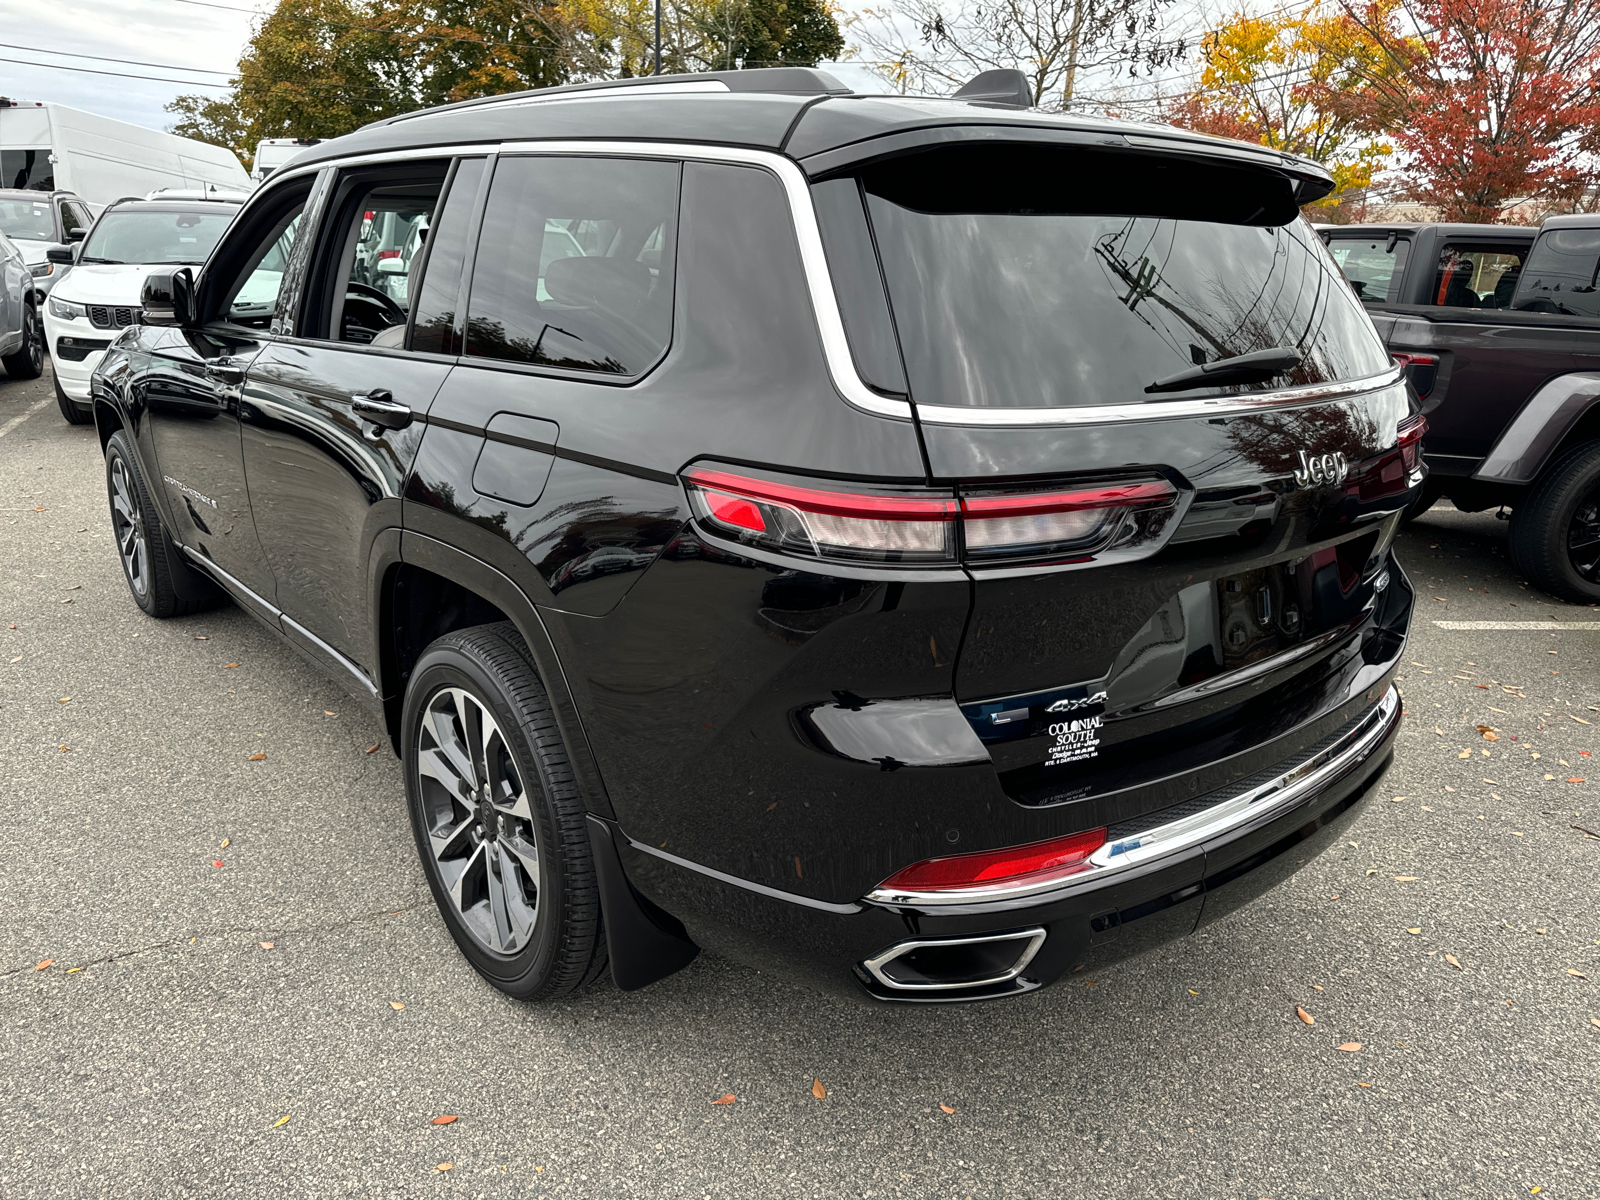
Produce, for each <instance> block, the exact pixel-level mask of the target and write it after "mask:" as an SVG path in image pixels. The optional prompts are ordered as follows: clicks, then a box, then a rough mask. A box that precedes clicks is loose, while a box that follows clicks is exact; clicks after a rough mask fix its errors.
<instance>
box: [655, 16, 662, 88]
mask: <svg viewBox="0 0 1600 1200" xmlns="http://www.w3.org/2000/svg"><path fill="white" fill-rule="evenodd" d="M655 73H656V74H657V75H659V74H661V0H656V72H655Z"/></svg>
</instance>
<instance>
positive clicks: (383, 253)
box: [378, 250, 400, 258]
mask: <svg viewBox="0 0 1600 1200" xmlns="http://www.w3.org/2000/svg"><path fill="white" fill-rule="evenodd" d="M378 257H379V258H399V257H400V251H398V250H379V251H378Z"/></svg>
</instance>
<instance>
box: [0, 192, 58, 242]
mask: <svg viewBox="0 0 1600 1200" xmlns="http://www.w3.org/2000/svg"><path fill="white" fill-rule="evenodd" d="M0 232H3V233H4V234H5V235H6V236H7V237H14V238H23V239H26V240H29V241H35V242H53V241H55V240H56V225H55V222H54V221H53V220H51V218H50V201H49V200H0Z"/></svg>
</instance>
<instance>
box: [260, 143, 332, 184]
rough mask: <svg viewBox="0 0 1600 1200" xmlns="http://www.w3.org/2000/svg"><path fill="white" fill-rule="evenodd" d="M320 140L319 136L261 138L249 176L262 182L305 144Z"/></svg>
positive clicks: (303, 147) (304, 146) (312, 144)
mask: <svg viewBox="0 0 1600 1200" xmlns="http://www.w3.org/2000/svg"><path fill="white" fill-rule="evenodd" d="M321 141H322V139H321V138H262V139H261V140H260V141H259V142H257V143H256V162H255V169H254V170H252V171H251V172H250V178H251V179H253V180H255V181H256V182H257V183H260V182H262V181H263V180H264V179H266V177H267V176H268V175H271V174H272V173H273V172H274V171H276V170H277V169H278V168H279V167H281V166H283V164H284V163H286V162H288V161H289V160H290V159H291V158H293V157H294V156H295V155H296V154H299V153H300V151H302V150H304V149H305V148H306V147H307V146H315V145H317V143H319V142H321Z"/></svg>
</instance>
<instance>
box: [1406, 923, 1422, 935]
mask: <svg viewBox="0 0 1600 1200" xmlns="http://www.w3.org/2000/svg"><path fill="white" fill-rule="evenodd" d="M1406 932H1407V933H1421V932H1422V926H1420V925H1419V926H1417V928H1415V929H1408V930H1406Z"/></svg>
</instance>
